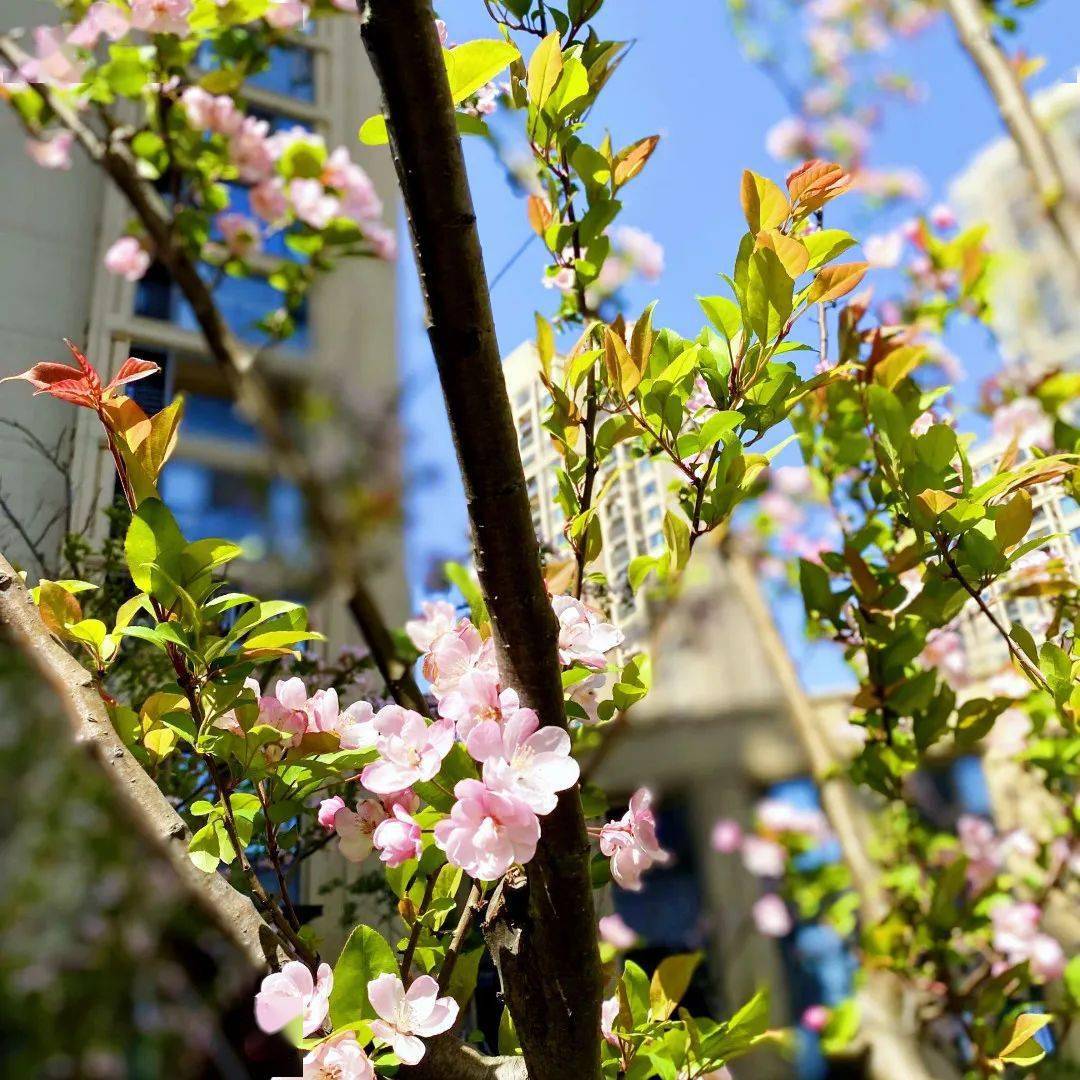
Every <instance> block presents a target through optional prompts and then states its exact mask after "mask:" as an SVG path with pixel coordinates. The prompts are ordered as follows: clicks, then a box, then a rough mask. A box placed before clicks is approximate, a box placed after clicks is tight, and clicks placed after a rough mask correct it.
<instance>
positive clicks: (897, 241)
mask: <svg viewBox="0 0 1080 1080" xmlns="http://www.w3.org/2000/svg"><path fill="white" fill-rule="evenodd" d="M862 247H863V254H865V255H866V261H867V262H868V263H869V264H870V265H871V266H875V267H878V268H879V269H888V268H889V267H892V266H896V265H897V264H898V263H899V262H900V256H901V255H902V254H903V252H904V237H903V236H902V235H901V233H900V232H899V231H898V230H896V229H894V230H893V231H892V232H889V233H876V234H875V235H873V236H868V237H867V238H866V239H865V240H864V241H863V246H862Z"/></svg>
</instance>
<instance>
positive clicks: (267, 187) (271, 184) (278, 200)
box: [250, 176, 289, 224]
mask: <svg viewBox="0 0 1080 1080" xmlns="http://www.w3.org/2000/svg"><path fill="white" fill-rule="evenodd" d="M250 201H251V209H252V210H254V211H255V213H256V214H258V215H259V217H261V218H262V219H263V221H267V222H270V223H271V224H277V223H278V222H280V221H281V220H282V219H283V218H284V217H285V215H286V214H287V213H288V212H289V200H288V198H287V197H286V195H285V181H284V180H282V179H281V178H280V177H277V176H275V177H272V178H271V179H269V180H263V181H262V183H259V184H256V185H255V187H253V188H252V189H251V196H250Z"/></svg>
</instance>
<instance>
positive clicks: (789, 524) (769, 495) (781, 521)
mask: <svg viewBox="0 0 1080 1080" xmlns="http://www.w3.org/2000/svg"><path fill="white" fill-rule="evenodd" d="M758 506H759V508H760V509H761V512H762V513H763V514H764V515H765V516H766V517H767V518H768V519H769V521H770V522H772V523H773V524H774V525H775V526H776V527H777V528H778V529H792V528H794V527H795V526H797V525H800V524H801V523H802V521H803V519H804V518H805V516H806V515H805V514H804V513H803V511H802V508H801V507H800V506H799V505H798V503H795V502H793V501H792V500H791V499H789V498H788V497H787V496H786V495H782V494H781V493H780V492H779V491H766V492H765V494H764V495H762V496H761V498H760V499H759V500H758ZM800 535H801V534H800Z"/></svg>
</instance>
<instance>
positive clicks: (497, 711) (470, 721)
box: [439, 671, 535, 741]
mask: <svg viewBox="0 0 1080 1080" xmlns="http://www.w3.org/2000/svg"><path fill="white" fill-rule="evenodd" d="M518 700H519V699H518V695H517V691H516V690H502V691H500V690H499V677H498V675H496V674H495V672H493V671H469V672H467V673H466V674H465V675H463V676H462V678H461V681H460V682H458V684H457V686H455V687H454V689H453V690H450V691H449V692H448V693H446V694H444V695H443V697H442V698H441V699H440V700H439V715H440V716H442V717H444V718H445V719H447V720H453V722H454V726H455V728H456V729H457V737H458V738H459V739H461V740H462V741H465V740H467V739H468V738H469V735H470V734H471V733H472V730H473V729H474V728H475V727H476V725H477V724H482V723H486V722H487V723H494V724H496V725H499V724H504V723H505V722H506V721H507V720H509V719H510V717H512V716H514V715H515V714H516V713H518V712H521V711H524V712H528V713H532V710H531V709H525V710H522V709H521V706H520V705H519V703H518ZM533 715H535V714H533Z"/></svg>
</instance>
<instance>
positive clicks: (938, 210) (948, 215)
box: [930, 203, 956, 232]
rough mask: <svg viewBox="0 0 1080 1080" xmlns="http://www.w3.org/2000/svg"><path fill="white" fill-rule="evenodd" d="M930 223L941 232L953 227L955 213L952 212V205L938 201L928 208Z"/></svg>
mask: <svg viewBox="0 0 1080 1080" xmlns="http://www.w3.org/2000/svg"><path fill="white" fill-rule="evenodd" d="M930 224H931V225H933V226H934V228H935V229H939V230H941V231H942V232H948V230H949V229H955V228H956V215H955V214H954V213H953V212H952V207H950V206H947V205H946V204H945V203H938V204H937V205H936V206H934V207H932V208H931V210H930Z"/></svg>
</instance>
